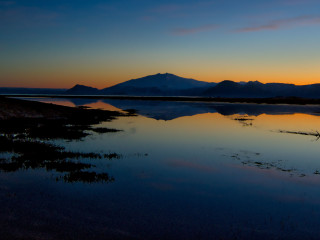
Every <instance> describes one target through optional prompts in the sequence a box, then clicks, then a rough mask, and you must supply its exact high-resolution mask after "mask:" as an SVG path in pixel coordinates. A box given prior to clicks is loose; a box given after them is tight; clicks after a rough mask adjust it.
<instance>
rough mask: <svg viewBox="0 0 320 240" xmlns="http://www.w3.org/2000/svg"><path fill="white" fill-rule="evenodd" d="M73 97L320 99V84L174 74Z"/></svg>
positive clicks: (74, 91)
mask: <svg viewBox="0 0 320 240" xmlns="http://www.w3.org/2000/svg"><path fill="white" fill-rule="evenodd" d="M66 94H69V95H121V96H190V97H221V98H275V97H278V98H279V97H286V98H287V97H300V98H317V99H319V98H320V84H312V85H303V86H298V85H294V84H285V83H266V84H263V83H261V82H258V81H250V82H234V81H231V80H225V81H222V82H220V83H218V84H217V83H209V82H203V81H197V80H194V79H189V78H183V77H179V76H176V75H174V74H170V73H165V74H160V73H159V74H155V75H150V76H146V77H142V78H137V79H132V80H129V81H126V82H123V83H119V84H117V85H114V86H112V87H108V88H104V89H102V90H98V89H96V88H92V87H87V86H82V85H76V86H74V87H73V88H71V89H69V90H68V91H66Z"/></svg>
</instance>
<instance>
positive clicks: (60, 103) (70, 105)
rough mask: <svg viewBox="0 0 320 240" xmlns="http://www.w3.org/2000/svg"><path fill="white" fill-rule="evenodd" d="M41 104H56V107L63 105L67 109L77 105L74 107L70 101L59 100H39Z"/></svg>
mask: <svg viewBox="0 0 320 240" xmlns="http://www.w3.org/2000/svg"><path fill="white" fill-rule="evenodd" d="M39 101H40V102H43V103H52V104H56V105H61V106H66V107H75V106H76V105H74V103H72V102H70V101H68V100H60V99H59V100H58V99H45V100H43V99H39Z"/></svg>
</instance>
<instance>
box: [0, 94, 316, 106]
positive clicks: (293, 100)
mask: <svg viewBox="0 0 320 240" xmlns="http://www.w3.org/2000/svg"><path fill="white" fill-rule="evenodd" d="M20 97H21V98H28V97H33V98H66V99H68V98H82V99H117V100H141V101H169V102H170V101H172V102H213V103H215V102H216V103H254V104H289V105H306V104H308V105H320V99H311V98H310V99H309V98H299V97H274V98H226V97H216V98H214V97H180V96H177V97H174V96H160V97H159V96H113V95H112V96H107V95H51V94H7V95H0V98H20Z"/></svg>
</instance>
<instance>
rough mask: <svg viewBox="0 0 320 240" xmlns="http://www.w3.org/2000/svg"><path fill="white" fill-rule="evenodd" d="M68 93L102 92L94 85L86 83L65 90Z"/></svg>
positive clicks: (94, 93) (89, 93) (87, 93)
mask: <svg viewBox="0 0 320 240" xmlns="http://www.w3.org/2000/svg"><path fill="white" fill-rule="evenodd" d="M65 93H66V94H71V95H72V94H74V95H96V94H100V90H99V89H97V88H93V87H87V86H84V85H79V84H77V85H75V86H74V87H72V88H70V89H69V90H67V91H66V92H65Z"/></svg>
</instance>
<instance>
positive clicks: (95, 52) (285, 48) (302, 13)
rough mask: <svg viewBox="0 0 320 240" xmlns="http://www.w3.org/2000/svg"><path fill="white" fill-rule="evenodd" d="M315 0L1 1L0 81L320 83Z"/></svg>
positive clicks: (319, 12)
mask: <svg viewBox="0 0 320 240" xmlns="http://www.w3.org/2000/svg"><path fill="white" fill-rule="evenodd" d="M319 42H320V1H319V0H277V1H273V0H268V1H265V0H260V1H251V0H242V1H239V0H225V1H222V0H212V1H211V0H207V1H188V0H184V1H179V0H171V1H152V0H148V1H146V0H123V1H119V0H118V1H113V0H110V1H99V0H90V1H89V0H87V1H84V0H74V1H71V0H64V1H62V0H12V1H11V0H0V86H29V87H71V86H72V85H74V84H76V83H81V84H86V85H91V86H94V87H98V88H102V87H107V86H109V85H112V84H115V83H118V82H122V81H125V80H129V79H131V78H137V77H142V76H145V75H149V74H155V73H158V72H171V73H174V74H177V75H180V76H184V77H190V78H195V79H198V80H204V81H214V82H218V81H222V80H224V79H232V80H235V81H249V80H259V81H262V82H275V81H277V82H294V83H297V84H301V83H313V82H320V67H319V65H320V48H319Z"/></svg>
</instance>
